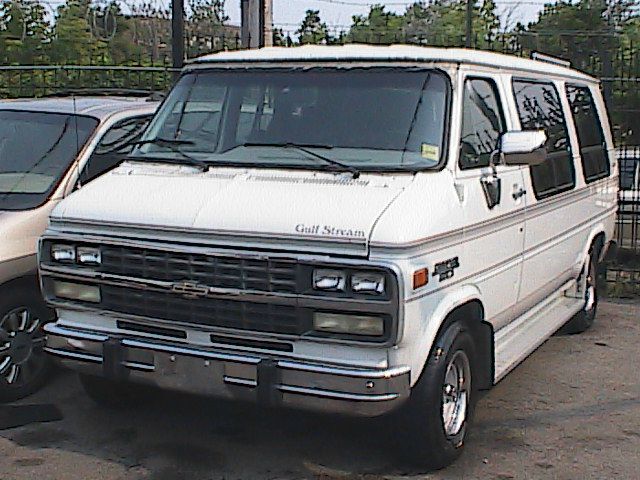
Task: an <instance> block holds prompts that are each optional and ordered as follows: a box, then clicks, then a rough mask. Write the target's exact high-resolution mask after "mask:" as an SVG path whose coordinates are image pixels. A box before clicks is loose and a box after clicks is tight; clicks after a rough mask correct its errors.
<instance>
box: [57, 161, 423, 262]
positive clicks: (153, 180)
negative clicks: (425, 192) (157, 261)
mask: <svg viewBox="0 0 640 480" xmlns="http://www.w3.org/2000/svg"><path fill="white" fill-rule="evenodd" d="M412 180H413V175H409V174H406V175H396V176H392V175H369V174H363V175H362V176H361V177H360V178H358V179H353V178H352V175H351V174H349V173H332V172H310V171H306V170H305V171H291V170H264V169H239V168H214V169H212V170H210V171H209V172H206V173H203V172H201V171H200V170H199V169H195V168H193V167H190V166H181V165H166V164H152V163H137V162H129V163H125V164H123V165H121V166H120V167H118V168H117V169H115V170H113V171H112V172H110V173H108V174H106V175H104V176H102V177H100V178H99V179H97V180H95V181H94V182H92V183H91V184H89V185H87V186H86V187H84V188H82V189H81V190H79V191H77V192H76V193H74V194H73V195H71V196H70V197H69V198H67V199H66V200H64V201H63V202H61V204H60V205H59V206H58V207H57V208H56V209H55V210H54V212H53V214H52V218H51V220H52V224H51V226H52V228H53V229H56V228H62V229H64V230H67V231H68V230H70V229H71V230H73V231H75V232H82V233H90V232H94V233H96V234H101V235H102V234H104V235H108V236H114V235H116V236H117V235H122V236H128V237H131V236H132V230H136V231H137V233H136V234H135V236H136V238H140V237H143V238H144V237H151V238H153V239H160V240H167V241H180V242H196V241H197V242H198V243H209V244H212V245H218V246H220V245H222V246H231V247H235V246H242V247H245V248H246V247H251V248H253V247H256V248H277V249H283V250H295V251H312V252H316V253H317V252H325V253H345V254H353V255H366V254H368V242H369V238H370V236H371V232H372V230H373V228H374V226H375V223H376V221H377V219H378V218H379V217H380V215H381V214H382V213H383V212H384V211H385V209H386V208H387V207H388V206H389V204H390V203H391V202H392V201H393V200H394V199H395V198H396V197H397V196H398V195H399V194H400V193H401V192H402V191H403V189H404V188H405V187H406V186H407V185H408V184H409V183H411V182H412Z"/></svg>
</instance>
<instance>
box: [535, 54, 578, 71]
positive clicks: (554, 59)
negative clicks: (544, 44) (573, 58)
mask: <svg viewBox="0 0 640 480" xmlns="http://www.w3.org/2000/svg"><path fill="white" fill-rule="evenodd" d="M531 58H532V59H533V60H537V61H539V62H546V63H553V64H554V65H560V66H561V67H567V68H569V67H571V62H570V61H569V60H563V59H562V58H557V57H552V56H551V55H545V54H544V53H540V52H532V53H531Z"/></svg>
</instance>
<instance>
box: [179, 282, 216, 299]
mask: <svg viewBox="0 0 640 480" xmlns="http://www.w3.org/2000/svg"><path fill="white" fill-rule="evenodd" d="M171 291H172V292H174V293H178V294H180V295H183V296H185V297H189V298H198V297H206V296H207V294H208V293H209V287H207V286H206V285H200V284H199V283H196V282H189V281H184V282H177V283H174V284H173V285H171Z"/></svg>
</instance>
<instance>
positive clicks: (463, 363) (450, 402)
mask: <svg viewBox="0 0 640 480" xmlns="http://www.w3.org/2000/svg"><path fill="white" fill-rule="evenodd" d="M469 365H470V364H469V358H468V357H467V355H466V354H465V353H464V352H462V351H458V352H456V353H455V355H454V356H453V357H452V358H451V361H450V362H449V365H448V366H447V370H446V373H445V378H444V384H443V386H442V424H443V426H444V431H445V433H446V434H447V436H449V437H452V436H455V435H457V434H458V433H460V431H461V430H462V427H463V426H464V423H465V421H466V419H467V411H468V407H469V395H470V387H471V368H470V366H469Z"/></svg>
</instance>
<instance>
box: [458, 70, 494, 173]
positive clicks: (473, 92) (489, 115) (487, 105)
mask: <svg viewBox="0 0 640 480" xmlns="http://www.w3.org/2000/svg"><path fill="white" fill-rule="evenodd" d="M502 133H504V116H503V114H502V108H501V107H500V100H499V96H498V93H497V89H496V87H495V84H494V82H493V81H492V80H487V79H479V78H474V79H467V80H466V81H465V84H464V98H463V101H462V134H461V137H460V168H461V169H468V168H478V167H486V166H488V165H489V160H490V159H491V153H493V151H494V150H495V149H496V147H497V145H498V141H499V139H500V135H501V134H502Z"/></svg>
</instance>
